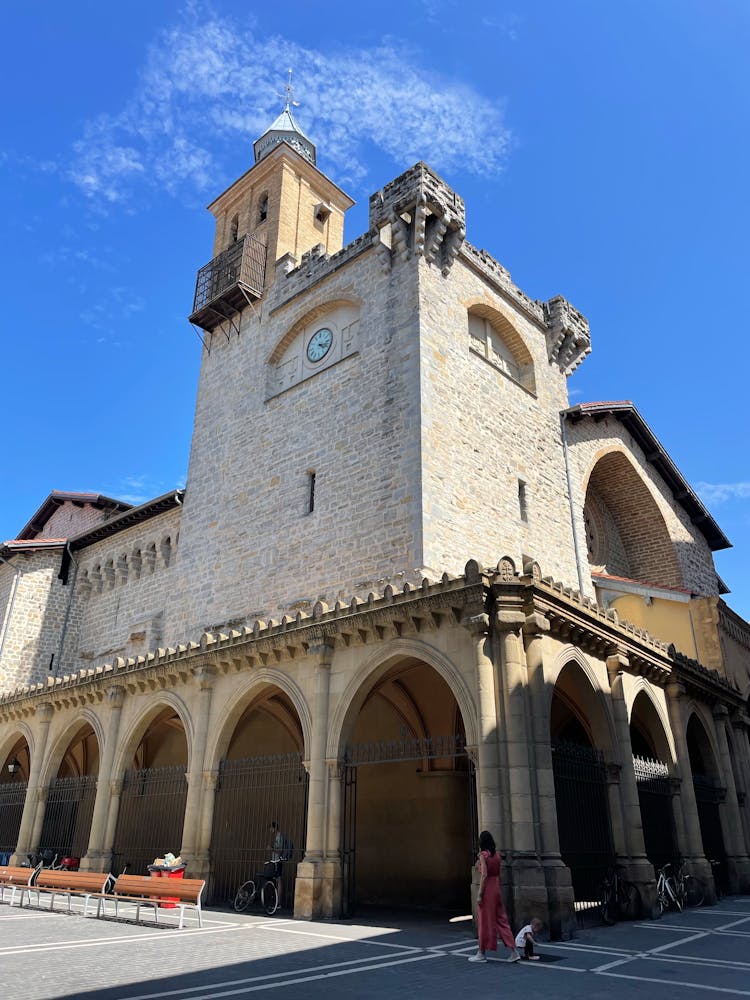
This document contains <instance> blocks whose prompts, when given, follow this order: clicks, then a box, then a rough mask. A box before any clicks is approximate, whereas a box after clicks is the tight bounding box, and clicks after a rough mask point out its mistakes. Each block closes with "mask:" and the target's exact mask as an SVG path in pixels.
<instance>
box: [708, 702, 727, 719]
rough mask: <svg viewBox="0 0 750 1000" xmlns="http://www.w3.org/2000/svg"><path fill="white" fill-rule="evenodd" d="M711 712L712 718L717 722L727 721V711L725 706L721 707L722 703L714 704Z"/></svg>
mask: <svg viewBox="0 0 750 1000" xmlns="http://www.w3.org/2000/svg"><path fill="white" fill-rule="evenodd" d="M712 711H713V716H714V718H715V719H717V720H718V719H728V718H729V709H728V708H727V706H726V705H722V703H721V702H720V701H717V702H716V704H715V705H714V707H713V709H712Z"/></svg>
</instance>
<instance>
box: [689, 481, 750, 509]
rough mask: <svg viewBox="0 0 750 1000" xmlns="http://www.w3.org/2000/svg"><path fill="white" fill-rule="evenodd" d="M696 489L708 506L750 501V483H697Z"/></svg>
mask: <svg viewBox="0 0 750 1000" xmlns="http://www.w3.org/2000/svg"><path fill="white" fill-rule="evenodd" d="M695 488H696V490H697V492H698V493H699V494H700V495H701V497H702V498H703V499H704V500H705V501H706V503H708V504H718V503H726V502H727V501H728V500H750V483H696V484H695Z"/></svg>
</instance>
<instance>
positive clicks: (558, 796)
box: [552, 740, 615, 914]
mask: <svg viewBox="0 0 750 1000" xmlns="http://www.w3.org/2000/svg"><path fill="white" fill-rule="evenodd" d="M552 768H553V773H554V779H555V803H556V806H557V832H558V836H559V838H560V854H561V855H562V859H563V861H564V862H565V864H566V865H567V866H568V868H570V874H571V879H572V881H573V893H574V896H575V901H576V911H577V912H579V913H580V914H584V913H586V912H587V910H588V909H590V908H591V907H592V904H597V903H598V902H599V901H600V895H601V891H600V890H601V884H602V881H603V879H604V877H605V875H606V873H607V869H608V868H609V867H610V866H611V865H613V864H614V856H615V852H614V846H613V843H612V827H611V825H610V817H609V801H608V797H607V770H606V766H605V763H604V758H603V756H602V754H601V751H599V750H597V749H595V748H594V747H588V746H584V745H582V744H578V743H568V742H566V741H564V740H558V741H557V742H556V743H554V744H553V745H552Z"/></svg>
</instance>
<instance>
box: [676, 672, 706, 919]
mask: <svg viewBox="0 0 750 1000" xmlns="http://www.w3.org/2000/svg"><path fill="white" fill-rule="evenodd" d="M667 711H668V712H669V725H670V727H671V729H672V737H673V739H674V745H675V750H676V753H677V767H678V769H679V775H678V777H680V778H682V783H681V785H680V805H681V807H682V808H681V812H682V825H683V830H684V838H685V839H684V841H683V843H680V844H678V845H677V846H678V849H679V851H680V853H681V854H682V855H684V857H685V858H687V860H688V861H689V862H690V866H691V870H692V875H693V876H694V877H695V878H697V879H699V880H700V882H701V884H702V886H703V891H704V894H705V897H706V901H707V902H709V903H711V902H715V900H716V893H715V890H714V879H713V874H712V872H711V865H710V864H709V863H708V861H707V860H706V855H705V854H704V852H703V837H702V835H701V826H700V821H699V819H698V805H697V803H696V801H695V789H694V788H693V771H692V769H691V767H690V755H689V754H688V747H687V719H686V718H685V688H684V685H682V684H680V683H679V682H678V681H670V683H669V684H667ZM677 833H678V836H679V835H680V830H679V829H678V831H677Z"/></svg>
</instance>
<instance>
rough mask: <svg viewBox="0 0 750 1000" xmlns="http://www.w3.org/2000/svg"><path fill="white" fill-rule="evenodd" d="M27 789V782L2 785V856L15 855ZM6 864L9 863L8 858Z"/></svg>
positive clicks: (0, 822) (0, 793)
mask: <svg viewBox="0 0 750 1000" xmlns="http://www.w3.org/2000/svg"><path fill="white" fill-rule="evenodd" d="M26 787H27V786H26V782H25V781H13V782H8V783H7V784H4V785H0V854H13V853H14V851H15V849H16V844H17V843H18V831H19V830H20V829H21V817H22V815H23V807H24V803H25V802H26ZM4 863H5V864H7V863H8V860H7V858H6V860H5V862H4Z"/></svg>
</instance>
